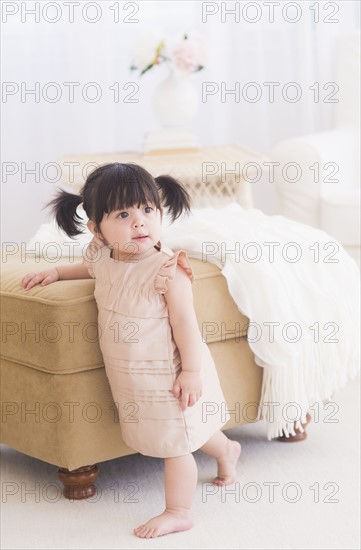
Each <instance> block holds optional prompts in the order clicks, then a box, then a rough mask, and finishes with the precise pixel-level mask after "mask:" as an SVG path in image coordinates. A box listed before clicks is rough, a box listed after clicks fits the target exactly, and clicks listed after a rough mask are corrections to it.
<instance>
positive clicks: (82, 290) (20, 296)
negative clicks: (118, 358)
mask: <svg viewBox="0 0 361 550" xmlns="http://www.w3.org/2000/svg"><path fill="white" fill-rule="evenodd" d="M62 262H64V259H62ZM191 264H192V267H193V269H194V274H195V281H194V284H193V293H194V305H195V309H196V313H197V317H198V321H199V326H200V330H201V333H202V335H203V338H204V340H205V341H206V342H207V343H208V344H210V343H212V342H221V341H224V340H231V339H233V338H235V337H236V338H238V337H240V336H245V335H246V333H247V326H248V319H247V318H246V317H244V316H243V315H242V314H241V313H239V311H238V309H237V307H236V305H235V303H234V301H233V300H232V298H231V297H230V295H229V293H228V289H227V283H226V280H225V278H224V277H223V276H222V274H221V272H220V270H219V269H218V268H217V267H216V266H214V265H212V264H210V263H208V262H201V261H200V260H191ZM54 265H56V264H49V262H46V261H45V260H40V261H39V259H37V260H35V259H34V258H27V259H26V263H25V262H21V261H20V260H19V259H17V260H15V259H11V261H8V262H6V263H5V264H3V267H2V283H1V309H2V357H4V358H5V359H7V360H8V361H12V362H14V363H19V364H21V365H24V366H27V367H32V368H34V369H36V370H39V371H43V372H48V373H54V374H70V373H76V372H81V371H86V370H92V369H97V368H99V367H102V366H103V360H102V356H101V352H100V349H99V345H98V339H97V308H96V303H95V300H94V297H93V291H94V281H93V280H88V279H84V280H73V281H58V282H57V283H54V284H51V285H48V286H45V287H42V286H40V285H37V286H35V287H33V288H32V289H31V290H29V291H25V290H23V289H22V288H21V286H20V281H21V279H22V277H23V276H24V275H25V274H26V273H29V272H30V271H39V270H42V269H49V267H52V266H54ZM84 344H86V345H84Z"/></svg>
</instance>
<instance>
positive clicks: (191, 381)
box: [164, 266, 202, 410]
mask: <svg viewBox="0 0 361 550" xmlns="http://www.w3.org/2000/svg"><path fill="white" fill-rule="evenodd" d="M164 297H165V299H166V301H167V305H168V310H169V322H170V325H171V327H172V332H173V338H174V341H175V343H176V345H177V348H178V350H179V353H180V357H181V361H182V371H181V374H180V375H179V376H178V378H177V380H176V381H175V384H174V386H173V392H174V395H175V396H176V397H180V399H181V408H182V410H185V409H186V408H187V407H188V406H190V407H191V406H192V405H194V404H195V403H196V402H197V401H198V399H199V398H200V396H201V395H202V383H201V377H200V367H201V336H200V333H199V327H198V321H197V317H196V313H195V311H194V306H193V293H192V285H191V282H190V280H189V278H188V276H187V275H186V273H185V272H184V271H183V269H182V268H181V267H179V266H177V269H176V274H175V277H174V279H173V280H169V281H167V291H166V293H165V294H164Z"/></svg>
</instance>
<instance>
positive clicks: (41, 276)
mask: <svg viewBox="0 0 361 550" xmlns="http://www.w3.org/2000/svg"><path fill="white" fill-rule="evenodd" d="M63 279H64V280H65V279H91V275H90V274H89V271H88V268H87V267H86V266H85V265H84V264H83V263H81V262H79V263H76V264H73V265H60V266H58V267H53V268H52V269H47V270H45V271H39V272H38V273H28V274H27V275H25V277H24V278H23V279H22V281H21V283H20V284H21V286H22V287H23V288H24V289H25V290H30V289H31V288H33V286H35V285H38V284H41V286H46V285H50V284H51V283H55V281H60V280H63Z"/></svg>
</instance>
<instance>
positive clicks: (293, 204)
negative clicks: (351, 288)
mask: <svg viewBox="0 0 361 550" xmlns="http://www.w3.org/2000/svg"><path fill="white" fill-rule="evenodd" d="M359 64H360V49H359V34H358V33H352V34H348V35H344V36H342V37H341V39H340V40H339V43H338V47H337V61H336V78H338V80H337V82H339V83H340V90H342V95H341V98H340V102H339V103H338V104H337V105H336V116H335V127H334V129H332V130H330V131H326V132H319V133H315V134H312V135H306V136H299V137H295V138H292V139H287V140H284V141H282V142H280V143H278V144H276V146H275V147H274V148H273V149H272V151H271V153H270V157H271V160H272V161H274V162H278V163H279V166H277V167H276V168H275V186H276V189H277V190H278V193H279V197H280V202H281V208H282V215H284V216H285V217H288V218H291V219H294V220H296V221H299V222H302V223H306V224H308V225H312V226H314V227H317V228H320V229H323V230H324V231H326V232H327V233H329V234H330V235H331V236H332V237H334V238H335V239H337V240H338V241H339V242H341V244H342V245H343V246H344V247H345V248H346V250H348V252H349V253H350V254H351V255H352V256H353V257H354V258H355V259H356V260H357V261H360V260H359V258H360V164H359V150H360V143H359V138H360V129H359V113H358V95H359V94H358V90H357V88H358V86H359V78H358V77H357V74H358V72H359ZM354 107H355V108H354ZM289 163H291V164H289ZM293 163H294V165H292V164H293ZM292 180H295V181H292ZM296 180H297V181H296Z"/></svg>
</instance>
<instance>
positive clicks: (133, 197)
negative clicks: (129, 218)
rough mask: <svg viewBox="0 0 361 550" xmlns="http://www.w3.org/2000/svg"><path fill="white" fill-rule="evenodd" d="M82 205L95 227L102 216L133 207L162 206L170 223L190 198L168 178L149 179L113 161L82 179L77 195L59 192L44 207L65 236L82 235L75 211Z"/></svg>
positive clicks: (131, 166) (134, 168) (186, 207)
mask: <svg viewBox="0 0 361 550" xmlns="http://www.w3.org/2000/svg"><path fill="white" fill-rule="evenodd" d="M81 203H83V207H84V210H85V213H86V215H87V216H88V218H89V219H90V220H93V221H94V222H95V224H96V226H97V227H99V224H100V222H101V221H102V219H103V216H104V214H108V213H109V212H112V211H113V210H121V209H123V208H129V207H131V206H134V205H138V206H140V205H141V204H153V205H154V206H155V207H156V208H157V209H158V210H160V211H161V212H162V210H163V208H162V207H165V208H166V209H167V211H168V212H169V213H170V216H171V221H172V222H173V221H174V220H176V219H177V218H178V217H179V216H180V215H181V214H182V213H183V212H189V211H190V198H189V195H188V192H187V191H186V190H185V189H184V187H183V186H182V185H181V184H180V183H179V182H178V181H177V180H175V179H174V178H172V177H171V176H158V177H157V178H155V179H154V178H153V177H152V176H151V174H150V173H149V172H147V170H145V169H144V168H142V167H141V166H138V165H137V164H121V163H119V162H114V163H111V164H105V165H103V166H99V167H98V168H96V169H95V170H93V172H91V174H89V176H88V177H87V179H86V182H85V185H84V187H83V188H82V189H81V191H80V193H79V195H75V194H73V193H68V192H67V191H64V190H59V191H58V194H57V195H56V197H55V198H54V199H53V200H52V201H50V202H49V203H48V204H47V206H48V207H50V208H51V209H52V211H53V213H54V214H55V219H56V222H57V224H58V226H59V227H60V228H61V229H62V230H63V231H65V233H66V234H67V235H68V236H69V237H73V236H75V235H79V233H82V232H83V231H82V220H81V218H80V216H79V215H78V214H77V212H76V209H77V207H78V206H79V204H81Z"/></svg>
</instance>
